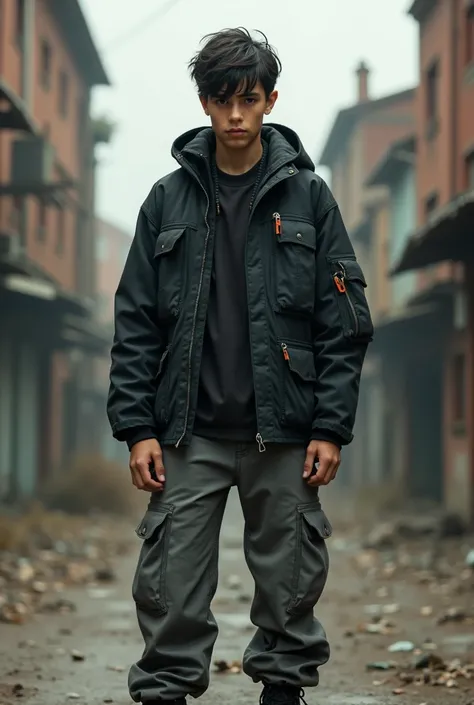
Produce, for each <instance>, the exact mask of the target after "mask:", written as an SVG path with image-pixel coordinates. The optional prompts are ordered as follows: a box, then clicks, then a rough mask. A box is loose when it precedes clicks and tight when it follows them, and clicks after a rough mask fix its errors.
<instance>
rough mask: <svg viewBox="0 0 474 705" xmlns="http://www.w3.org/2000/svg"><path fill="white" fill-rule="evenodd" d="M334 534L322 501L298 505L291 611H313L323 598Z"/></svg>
mask: <svg viewBox="0 0 474 705" xmlns="http://www.w3.org/2000/svg"><path fill="white" fill-rule="evenodd" d="M330 536H332V527H331V524H330V523H329V520H328V518H327V517H326V514H325V513H324V512H323V510H322V509H321V504H320V503H319V502H315V503H311V504H302V505H300V506H299V507H298V509H297V517H296V548H295V561H294V569H293V582H292V591H291V600H290V604H289V605H288V608H287V612H289V613H290V614H302V613H305V612H309V611H310V610H312V609H313V608H314V606H315V605H316V603H317V602H318V600H319V598H320V597H321V594H322V592H323V590H324V586H325V585H326V581H327V577H328V571H329V553H328V549H327V546H326V540H327V539H328V538H329V537H330Z"/></svg>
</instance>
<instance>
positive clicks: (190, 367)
mask: <svg viewBox="0 0 474 705" xmlns="http://www.w3.org/2000/svg"><path fill="white" fill-rule="evenodd" d="M179 156H180V157H181V155H179ZM178 161H180V159H179V160H178ZM194 176H195V178H196V180H197V182H198V183H199V185H200V187H201V188H202V190H203V191H204V195H205V196H206V202H207V207H206V213H205V215H204V222H205V223H206V228H207V233H206V239H205V241H204V254H203V256H202V263H201V274H200V277H199V286H198V291H197V295H196V304H195V306H194V316H193V325H192V329H191V341H190V343H189V358H188V391H187V397H186V411H185V415H184V429H183V433H182V434H181V436H180V438H179V439H178V441H177V443H176V446H175V447H176V448H179V446H180V445H181V442H182V440H183V438H184V437H185V435H186V431H187V429H188V421H189V407H190V405H191V376H192V371H193V347H194V337H195V335H196V323H197V315H198V310H199V300H200V298H201V291H202V282H203V280H204V269H205V266H206V256H207V245H208V242H209V237H210V235H211V228H210V225H209V209H210V207H211V200H210V198H209V194H208V193H207V191H206V188H205V186H204V184H203V183H202V181H201V179H199V178H198V177H197V176H196V174H194Z"/></svg>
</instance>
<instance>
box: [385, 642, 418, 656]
mask: <svg viewBox="0 0 474 705" xmlns="http://www.w3.org/2000/svg"><path fill="white" fill-rule="evenodd" d="M388 650H389V651H390V653H391V654H399V653H409V652H411V651H414V650H415V644H414V643H413V642H412V641H396V642H395V644H391V645H390V646H389V647H388Z"/></svg>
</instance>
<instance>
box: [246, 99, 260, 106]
mask: <svg viewBox="0 0 474 705" xmlns="http://www.w3.org/2000/svg"><path fill="white" fill-rule="evenodd" d="M245 102H246V103H247V105H254V104H255V103H256V102H257V101H256V99H255V98H246V99H245Z"/></svg>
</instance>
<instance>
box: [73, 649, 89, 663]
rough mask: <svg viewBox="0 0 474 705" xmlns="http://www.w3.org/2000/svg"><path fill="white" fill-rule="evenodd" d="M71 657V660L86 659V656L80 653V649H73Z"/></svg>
mask: <svg viewBox="0 0 474 705" xmlns="http://www.w3.org/2000/svg"><path fill="white" fill-rule="evenodd" d="M71 658H72V660H73V661H85V660H86V657H85V656H84V654H82V653H81V652H80V651H76V650H75V649H73V650H72V651H71Z"/></svg>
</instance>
